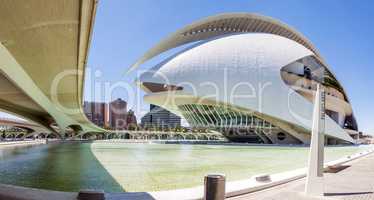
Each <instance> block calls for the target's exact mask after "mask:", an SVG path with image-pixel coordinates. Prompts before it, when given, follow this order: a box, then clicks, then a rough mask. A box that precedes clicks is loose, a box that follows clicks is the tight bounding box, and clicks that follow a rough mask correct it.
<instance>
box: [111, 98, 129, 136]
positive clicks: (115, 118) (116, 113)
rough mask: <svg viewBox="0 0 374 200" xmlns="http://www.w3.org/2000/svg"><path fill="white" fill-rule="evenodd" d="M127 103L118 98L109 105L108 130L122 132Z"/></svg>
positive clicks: (124, 126)
mask: <svg viewBox="0 0 374 200" xmlns="http://www.w3.org/2000/svg"><path fill="white" fill-rule="evenodd" d="M126 112H127V102H126V101H124V100H122V99H121V98H118V99H116V100H114V101H112V102H110V103H109V121H110V128H111V129H115V130H122V129H125V128H126Z"/></svg>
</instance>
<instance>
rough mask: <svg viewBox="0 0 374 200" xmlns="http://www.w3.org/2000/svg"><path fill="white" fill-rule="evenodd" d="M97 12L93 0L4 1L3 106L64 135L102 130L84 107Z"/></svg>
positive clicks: (0, 38) (0, 48) (0, 9)
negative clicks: (69, 132)
mask: <svg viewBox="0 0 374 200" xmlns="http://www.w3.org/2000/svg"><path fill="white" fill-rule="evenodd" d="M95 12H96V1H94V0H63V1H51V0H35V1H13V0H4V1H2V3H1V4H0V26H1V28H0V110H2V111H5V112H8V113H11V114H14V115H17V116H20V117H22V118H24V119H27V120H30V121H32V122H35V123H37V124H38V125H40V126H42V127H44V128H46V129H48V130H49V131H50V132H61V133H62V135H63V134H64V132H65V131H66V129H69V127H70V128H71V127H75V128H76V127H77V126H79V128H78V129H76V130H80V132H88V131H104V130H103V129H101V128H99V127H97V126H95V125H94V124H92V123H91V122H90V121H89V120H88V119H87V118H86V117H85V115H84V113H83V110H82V96H83V79H84V70H85V67H86V66H85V64H86V61H87V52H88V48H89V42H90V38H91V32H92V26H93V22H94V17H95ZM51 124H57V127H58V129H56V128H52V126H51ZM77 134H79V133H77Z"/></svg>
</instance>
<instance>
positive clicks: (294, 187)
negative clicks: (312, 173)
mask: <svg viewBox="0 0 374 200" xmlns="http://www.w3.org/2000/svg"><path fill="white" fill-rule="evenodd" d="M343 166H345V167H346V168H344V167H343V168H341V169H342V170H341V171H339V172H336V171H335V173H334V172H333V171H331V172H330V173H325V174H324V176H325V197H319V198H318V197H307V196H305V195H304V193H303V191H304V186H305V185H304V182H305V178H304V179H300V180H298V181H294V182H291V183H288V184H284V185H280V186H277V187H273V188H270V189H268V190H264V191H260V192H255V193H250V194H247V195H243V196H239V197H234V198H230V200H259V199H261V200H275V199H276V200H314V199H343V200H374V154H371V155H368V156H366V157H364V158H361V159H358V160H355V161H352V162H349V163H347V164H344V165H343Z"/></svg>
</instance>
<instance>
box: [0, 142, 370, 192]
mask: <svg viewBox="0 0 374 200" xmlns="http://www.w3.org/2000/svg"><path fill="white" fill-rule="evenodd" d="M366 148H369V147H368V146H346V147H327V148H326V151H325V152H326V156H325V161H331V160H335V159H338V158H340V157H343V156H346V155H351V154H354V153H356V152H359V151H363V150H365V149H366ZM307 154H308V148H306V147H280V146H232V145H186V144H183V145H182V144H178V145H177V144H135V143H130V144H129V143H101V142H95V143H62V144H49V145H41V146H33V147H18V148H6V149H0V182H1V183H5V184H13V185H20V186H27V187H35V188H44V189H52V190H61V191H78V190H79V189H81V188H84V189H104V190H105V191H106V192H121V191H158V190H168V189H176V188H184V187H193V186H197V185H202V184H203V177H204V175H205V174H207V173H211V172H217V173H224V174H226V177H227V179H228V180H229V181H230V180H239V179H246V178H250V177H251V176H253V175H255V174H259V173H277V172H283V171H287V170H292V169H297V168H302V167H305V165H306V162H307Z"/></svg>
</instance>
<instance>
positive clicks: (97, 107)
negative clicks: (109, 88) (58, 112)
mask: <svg viewBox="0 0 374 200" xmlns="http://www.w3.org/2000/svg"><path fill="white" fill-rule="evenodd" d="M83 109H84V113H85V114H86V117H87V118H88V119H89V120H90V121H91V122H92V123H94V124H96V125H97V126H100V127H105V126H107V125H108V115H107V114H106V113H108V105H107V104H106V103H103V102H88V101H85V102H84V105H83Z"/></svg>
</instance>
